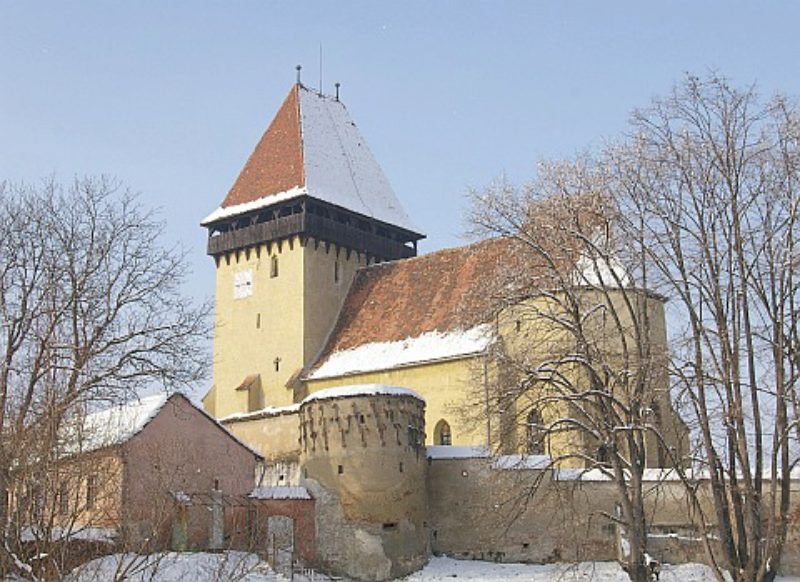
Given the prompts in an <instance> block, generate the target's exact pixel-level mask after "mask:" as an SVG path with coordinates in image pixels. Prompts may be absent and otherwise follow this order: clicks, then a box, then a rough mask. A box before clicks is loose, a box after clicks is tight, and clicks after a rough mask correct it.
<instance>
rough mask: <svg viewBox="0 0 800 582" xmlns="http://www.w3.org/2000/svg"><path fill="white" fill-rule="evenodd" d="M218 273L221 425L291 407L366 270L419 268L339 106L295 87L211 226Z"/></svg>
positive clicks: (374, 168)
mask: <svg viewBox="0 0 800 582" xmlns="http://www.w3.org/2000/svg"><path fill="white" fill-rule="evenodd" d="M202 225H203V226H204V227H206V228H207V229H208V235H209V236H208V254H209V255H211V256H212V257H214V260H215V262H216V266H217V275H216V306H215V307H216V309H215V333H214V374H213V375H214V384H213V386H212V388H211V390H210V391H209V392H208V393H207V394H206V396H205V397H204V398H203V403H204V405H205V407H206V409H207V410H208V411H209V412H211V413H212V414H214V415H215V416H217V417H220V416H227V415H230V414H235V413H246V412H251V411H254V410H259V409H262V408H264V407H266V406H286V405H289V404H293V403H295V402H299V401H300V400H302V398H303V397H304V396H305V395H306V394H305V389H304V387H303V384H302V382H301V381H300V378H301V377H302V374H303V372H304V370H305V369H306V367H307V366H309V365H310V364H311V363H312V362H313V361H314V359H315V358H316V357H317V356H318V355H319V353H320V351H321V350H322V349H323V347H324V344H325V341H326V339H327V338H328V336H329V335H330V332H331V330H332V329H333V327H334V325H335V323H336V320H337V317H338V315H339V311H340V309H341V307H342V304H343V302H344V299H345V296H346V295H347V291H348V289H349V287H350V283H351V281H352V279H353V277H354V275H355V273H356V270H357V269H358V268H359V267H363V266H367V265H370V264H373V263H376V262H382V261H387V260H396V259H404V258H409V257H414V256H416V254H417V241H419V240H420V239H422V238H424V235H423V234H421V233H419V231H418V230H417V229H416V228H415V227H414V225H413V224H412V222H411V221H410V219H409V218H408V215H407V214H406V212H405V211H404V210H403V208H402V206H401V205H400V202H399V201H398V199H397V197H396V196H395V194H394V192H393V191H392V188H391V186H390V185H389V182H388V180H387V179H386V176H385V175H384V174H383V171H382V170H381V168H380V166H379V165H378V163H377V162H376V161H375V159H374V157H373V156H372V154H371V152H370V150H369V148H368V147H367V145H366V143H365V141H364V139H363V138H362V136H361V134H360V133H359V131H358V129H357V127H356V125H355V123H353V121H352V120H351V119H350V116H349V114H348V112H347V109H346V108H345V107H344V105H343V104H342V103H341V102H340V101H339V99H338V96H337V97H331V96H326V95H322V94H320V93H318V92H316V91H313V90H311V89H309V88H306V87H304V86H303V85H302V84H300V83H297V84H295V85H294V86H293V87H292V88H291V90H290V91H289V94H288V95H287V96H286V99H285V100H284V102H283V104H282V105H281V107H280V109H279V110H278V113H277V114H276V115H275V118H274V119H273V120H272V123H271V124H270V125H269V127H268V129H267V130H266V132H265V133H264V135H263V136H262V138H261V140H260V141H259V142H258V144H257V145H256V147H255V149H254V150H253V153H252V154H251V155H250V158H249V159H248V160H247V162H246V163H245V165H244V168H243V169H242V170H241V172H240V173H239V176H238V178H237V179H236V181H235V183H234V184H233V187H232V188H231V190H230V192H228V195H227V196H226V197H225V199H224V200H223V202H222V204H221V206H220V207H219V208H218V209H217V210H215V211H214V212H212V213H211V214H210V215H209V216H208V217H206V218H205V219H204V220H203V221H202Z"/></svg>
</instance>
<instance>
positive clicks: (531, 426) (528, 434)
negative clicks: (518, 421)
mask: <svg viewBox="0 0 800 582" xmlns="http://www.w3.org/2000/svg"><path fill="white" fill-rule="evenodd" d="M544 433H545V431H544V423H543V422H542V414H541V413H540V412H539V411H538V410H537V409H535V408H534V409H533V410H531V411H530V412H529V413H528V416H527V418H526V419H525V439H526V443H525V444H526V449H527V451H528V454H529V455H544V454H545V450H544V436H545V435H544Z"/></svg>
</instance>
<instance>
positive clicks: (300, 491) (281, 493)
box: [248, 486, 312, 499]
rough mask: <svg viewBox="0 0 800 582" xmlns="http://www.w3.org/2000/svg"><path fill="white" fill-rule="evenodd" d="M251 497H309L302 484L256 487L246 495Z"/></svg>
mask: <svg viewBox="0 0 800 582" xmlns="http://www.w3.org/2000/svg"><path fill="white" fill-rule="evenodd" d="M248 497H250V498H251V499H311V498H312V497H311V494H310V493H309V492H308V489H306V488H305V487H302V486H276V487H256V488H255V489H253V491H252V492H251V493H250V495H248Z"/></svg>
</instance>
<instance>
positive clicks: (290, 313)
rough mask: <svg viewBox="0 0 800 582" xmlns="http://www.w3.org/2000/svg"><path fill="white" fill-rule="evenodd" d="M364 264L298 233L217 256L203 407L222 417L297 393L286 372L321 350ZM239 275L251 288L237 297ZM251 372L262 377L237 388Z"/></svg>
mask: <svg viewBox="0 0 800 582" xmlns="http://www.w3.org/2000/svg"><path fill="white" fill-rule="evenodd" d="M275 260H277V276H274V275H275V271H274V261H275ZM337 262H338V265H339V266H338V267H336V264H337ZM365 264H366V258H365V257H364V255H361V254H358V253H347V252H346V251H344V250H339V249H338V248H337V247H335V246H334V245H327V244H325V243H317V242H316V241H315V240H313V239H312V240H307V241H301V239H300V237H293V238H291V239H289V240H284V241H281V242H279V243H278V242H272V243H267V244H262V245H259V247H258V248H251V249H250V250H249V251H244V250H242V251H237V252H232V253H228V255H226V256H222V257H220V258H219V259H218V260H217V277H216V294H215V298H216V303H215V320H214V388H213V390H211V391H210V392H209V394H208V395H207V396H206V397H205V398H204V401H203V402H204V405H205V406H206V409H207V410H208V411H209V412H210V413H212V414H214V415H215V416H217V417H224V416H227V415H230V414H233V413H237V412H250V411H253V410H257V409H259V408H262V407H265V406H285V405H288V404H292V403H293V402H294V401H295V398H296V397H297V396H298V395H296V394H295V390H294V386H292V385H290V384H289V381H290V379H291V378H292V377H293V376H296V375H297V374H298V373H299V371H300V370H301V369H302V368H303V366H305V365H306V364H308V363H310V361H311V360H312V359H313V358H314V357H316V355H317V354H318V353H319V351H320V350H321V348H322V344H323V343H324V341H325V340H326V339H327V337H328V334H329V333H330V330H331V328H332V327H333V325H334V324H335V322H336V317H337V316H338V314H339V311H340V309H341V305H342V302H343V301H344V297H345V295H346V294H347V290H348V289H349V286H350V283H351V282H352V279H353V276H354V274H355V272H356V270H357V268H358V267H359V266H362V265H365ZM337 270H338V280H337V277H336V273H337ZM237 275H238V277H239V278H238V280H237ZM243 278H244V279H245V280H248V281H249V282H250V283H249V285H250V286H251V289H250V292H249V294H245V295H246V296H243V297H238V298H237V297H236V296H235V293H234V290H235V287H236V285H237V282H238V284H239V285H241V284H242V280H243ZM276 359H277V360H278V364H277V369H276ZM253 374H258V375H259V377H260V382H255V383H253V384H252V388H251V389H250V390H236V388H237V387H238V386H240V385H241V384H242V381H243V380H244V379H245V378H246V377H247V376H250V375H253ZM287 384H289V385H287ZM252 390H257V391H259V394H255V395H254V394H253V393H252ZM299 396H300V397H302V394H300V395H299Z"/></svg>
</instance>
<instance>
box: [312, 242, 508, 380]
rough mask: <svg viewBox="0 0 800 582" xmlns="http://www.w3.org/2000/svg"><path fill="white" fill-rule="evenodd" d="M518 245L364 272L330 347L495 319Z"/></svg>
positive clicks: (452, 252) (490, 245)
mask: <svg viewBox="0 0 800 582" xmlns="http://www.w3.org/2000/svg"><path fill="white" fill-rule="evenodd" d="M514 246H515V243H514V242H513V241H512V240H511V239H505V238H497V239H491V240H487V241H481V242H478V243H474V244H471V245H467V246H464V247H458V248H453V249H446V250H442V251H438V252H434V253H430V254H427V255H423V256H421V257H416V258H412V259H405V260H401V261H393V262H389V263H381V264H378V265H373V266H371V267H368V268H365V269H362V270H360V271H359V272H358V273H357V275H356V278H355V280H354V281H353V284H352V286H351V288H350V291H349V293H348V295H347V298H346V299H345V303H344V306H343V307H342V311H341V313H340V315H339V320H338V322H337V324H336V327H335V329H334V331H333V333H332V334H331V338H330V340H329V342H328V344H327V347H326V348H325V350H324V352H323V355H322V357H321V358H320V359H319V362H318V363H319V364H321V363H322V362H323V361H324V360H325V359H326V358H327V356H329V355H330V354H332V353H334V352H337V351H342V350H347V349H351V348H354V347H357V346H360V345H364V344H368V343H372V342H390V341H398V340H403V339H406V338H409V337H417V336H419V335H421V334H423V333H426V332H430V331H434V330H436V331H439V332H447V331H453V330H466V329H469V328H472V327H474V326H476V325H478V324H480V323H484V322H486V321H488V320H490V319H491V316H492V313H493V309H494V308H495V307H496V303H497V299H498V297H499V293H496V292H495V290H498V291H499V288H498V287H497V285H502V284H503V281H506V280H508V278H509V277H511V276H512V273H511V272H510V271H509V267H510V266H511V265H512V264H513V261H512V260H511V255H513V254H514V253H513V247H514Z"/></svg>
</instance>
